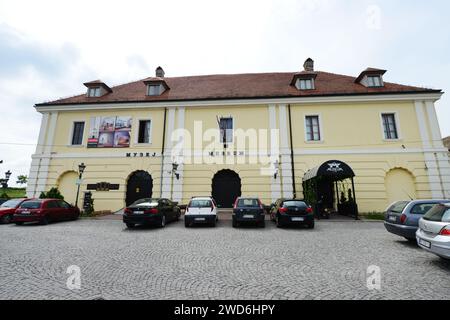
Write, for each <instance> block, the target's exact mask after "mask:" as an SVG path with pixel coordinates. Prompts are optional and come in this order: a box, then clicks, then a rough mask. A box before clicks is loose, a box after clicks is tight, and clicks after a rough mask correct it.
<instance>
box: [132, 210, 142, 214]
mask: <svg viewBox="0 0 450 320" xmlns="http://www.w3.org/2000/svg"><path fill="white" fill-rule="evenodd" d="M133 213H134V214H144V211H134V212H133Z"/></svg>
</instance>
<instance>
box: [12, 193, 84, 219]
mask: <svg viewBox="0 0 450 320" xmlns="http://www.w3.org/2000/svg"><path fill="white" fill-rule="evenodd" d="M79 216H80V209H78V208H77V207H74V206H72V205H70V204H68V203H67V202H65V201H63V200H59V199H33V200H27V201H24V202H23V203H22V204H21V205H20V206H19V208H17V209H16V212H15V214H14V216H13V222H14V223H15V224H17V225H22V224H24V223H25V222H39V223H40V224H43V225H45V224H48V223H49V222H55V221H67V220H77V219H78V218H79Z"/></svg>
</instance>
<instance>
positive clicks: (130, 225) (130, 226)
mask: <svg viewBox="0 0 450 320" xmlns="http://www.w3.org/2000/svg"><path fill="white" fill-rule="evenodd" d="M126 225H127V228H128V229H133V228H134V227H135V226H136V225H135V224H134V223H127V224H126Z"/></svg>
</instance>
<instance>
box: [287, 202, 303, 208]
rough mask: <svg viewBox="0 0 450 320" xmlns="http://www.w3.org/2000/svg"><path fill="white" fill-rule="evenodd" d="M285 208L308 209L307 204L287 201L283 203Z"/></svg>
mask: <svg viewBox="0 0 450 320" xmlns="http://www.w3.org/2000/svg"><path fill="white" fill-rule="evenodd" d="M283 206H284V207H307V205H306V203H304V202H303V201H285V202H283Z"/></svg>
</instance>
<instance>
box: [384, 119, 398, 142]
mask: <svg viewBox="0 0 450 320" xmlns="http://www.w3.org/2000/svg"><path fill="white" fill-rule="evenodd" d="M382 118H383V129H384V138H385V139H387V140H395V139H398V132H397V124H396V123H395V114H394V113H385V114H383V115H382Z"/></svg>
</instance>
